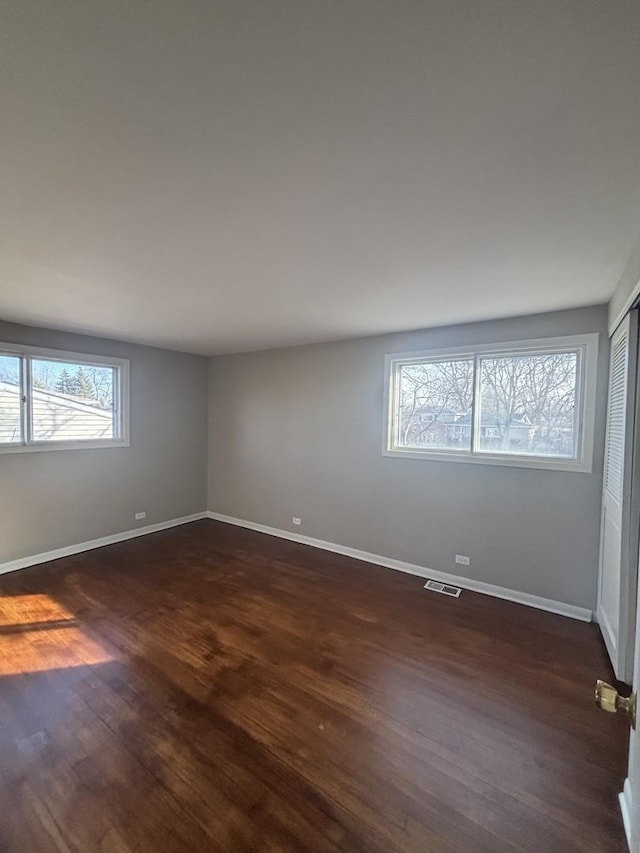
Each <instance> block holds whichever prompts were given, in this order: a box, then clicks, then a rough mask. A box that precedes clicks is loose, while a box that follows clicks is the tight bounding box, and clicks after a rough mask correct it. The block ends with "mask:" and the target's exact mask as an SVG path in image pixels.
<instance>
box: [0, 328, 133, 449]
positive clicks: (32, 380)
mask: <svg viewBox="0 0 640 853" xmlns="http://www.w3.org/2000/svg"><path fill="white" fill-rule="evenodd" d="M128 396H129V362H128V361H126V360H124V359H110V358H103V357H99V356H91V355H78V354H76V353H66V352H58V351H56V350H43V349H38V348H35V347H19V346H15V345H14V344H0V452H4V453H7V452H16V451H23V450H52V449H54V448H60V449H67V450H68V449H76V448H90V447H113V446H117V445H120V446H126V445H128V443H129V439H128V435H129V430H128V401H129V400H128Z"/></svg>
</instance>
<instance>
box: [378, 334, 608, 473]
mask: <svg viewBox="0 0 640 853" xmlns="http://www.w3.org/2000/svg"><path fill="white" fill-rule="evenodd" d="M597 341H598V335H574V336H571V337H566V338H559V339H553V340H544V339H543V340H538V341H525V342H521V343H516V344H508V345H492V346H481V347H477V348H474V349H472V348H465V349H462V350H459V351H438V352H426V353H403V354H397V355H389V356H387V357H386V359H385V362H386V368H387V389H388V390H387V409H386V415H385V440H384V446H383V453H384V454H385V455H389V456H403V457H407V458H418V459H419V458H423V459H429V458H432V459H441V460H444V459H449V460H454V461H463V462H485V463H487V462H489V463H495V464H507V465H508V464H513V465H518V466H524V467H543V468H559V469H563V470H582V471H586V470H590V466H591V457H592V446H593V418H594V413H595V380H596V372H597ZM443 376H446V377H448V378H449V381H448V382H445V381H443Z"/></svg>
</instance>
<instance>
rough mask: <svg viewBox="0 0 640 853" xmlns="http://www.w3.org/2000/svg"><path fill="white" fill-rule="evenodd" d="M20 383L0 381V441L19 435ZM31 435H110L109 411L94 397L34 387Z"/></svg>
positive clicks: (86, 438)
mask: <svg viewBox="0 0 640 853" xmlns="http://www.w3.org/2000/svg"><path fill="white" fill-rule="evenodd" d="M19 401H20V387H19V386H18V385H17V384H16V383H13V382H7V381H0V443H8V442H11V441H15V440H16V436H19V435H20V403H19ZM32 407H33V436H34V439H35V440H36V441H90V440H91V439H99V438H110V437H111V436H112V434H113V412H112V411H111V410H105V409H100V408H98V406H97V405H96V403H95V402H94V401H91V400H83V399H82V398H81V397H75V396H70V395H66V394H59V393H57V392H55V391H44V390H42V389H40V388H34V389H33V394H32Z"/></svg>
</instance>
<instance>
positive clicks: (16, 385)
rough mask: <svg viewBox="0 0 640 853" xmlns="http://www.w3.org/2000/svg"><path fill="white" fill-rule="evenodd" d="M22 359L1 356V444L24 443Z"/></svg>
mask: <svg viewBox="0 0 640 853" xmlns="http://www.w3.org/2000/svg"><path fill="white" fill-rule="evenodd" d="M20 398H21V393H20V358H19V357H18V356H13V355H0V444H15V443H18V444H19V443H20V442H21V441H22V432H21V428H20V413H21V403H20Z"/></svg>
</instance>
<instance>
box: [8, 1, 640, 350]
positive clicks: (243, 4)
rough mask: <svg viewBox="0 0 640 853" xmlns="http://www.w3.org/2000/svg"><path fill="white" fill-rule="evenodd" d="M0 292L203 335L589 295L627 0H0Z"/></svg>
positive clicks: (627, 104)
mask: <svg viewBox="0 0 640 853" xmlns="http://www.w3.org/2000/svg"><path fill="white" fill-rule="evenodd" d="M0 29H1V35H0V57H1V58H0V96H1V101H2V104H1V109H2V113H1V119H0V151H1V152H2V154H1V162H0V316H2V317H3V318H4V319H6V320H15V321H20V322H26V323H30V324H34V325H46V326H51V327H54V328H61V329H70V330H74V331H85V332H90V333H95V334H103V335H108V336H111V337H117V338H122V339H125V340H135V341H140V342H148V343H154V344H158V345H161V346H166V347H172V348H175V349H184V350H188V351H194V352H202V353H219V352H231V351H239V350H248V349H261V348H265V347H273V346H279V345H287V344H296V343H306V342H311V341H319V340H329V339H334V338H344V337H352V336H360V335H366V334H371V333H377V332H385V331H392V330H399V329H410V328H419V327H423V326H431V325H439V324H445V323H451V322H459V321H468V320H476V319H481V318H487V317H501V316H508V315H514V314H521V313H532V312H537V311H543V310H551V309H557V308H564V307H569V306H574V305H586V304H593V303H596V302H602V301H605V300H606V299H607V298H608V297H609V296H610V295H611V293H612V291H613V289H614V287H615V284H616V281H617V279H618V277H619V276H620V274H621V272H622V269H623V267H624V262H625V260H626V258H627V256H628V255H629V254H630V252H631V250H632V248H633V245H634V243H635V242H636V240H637V238H638V236H639V235H640V156H639V152H640V106H639V95H640V61H639V59H638V50H637V46H638V35H639V33H640V4H638V3H637V2H635V0H633V2H631V1H630V2H626V0H616V2H606V3H604V2H602V0H563V2H560V0H415V2H409V0H384V1H383V0H268V2H267V0H216V2H213V0H209V2H195V0H179V2H176V0H164V2H162V0H154V2H142V0H47V2H42V0H4V2H3V4H2V22H1V28H0Z"/></svg>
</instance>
